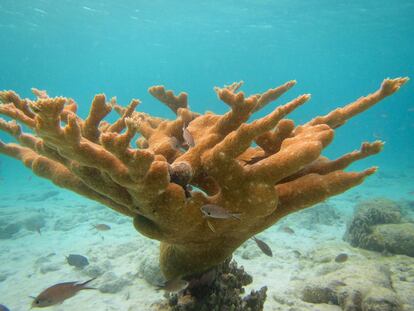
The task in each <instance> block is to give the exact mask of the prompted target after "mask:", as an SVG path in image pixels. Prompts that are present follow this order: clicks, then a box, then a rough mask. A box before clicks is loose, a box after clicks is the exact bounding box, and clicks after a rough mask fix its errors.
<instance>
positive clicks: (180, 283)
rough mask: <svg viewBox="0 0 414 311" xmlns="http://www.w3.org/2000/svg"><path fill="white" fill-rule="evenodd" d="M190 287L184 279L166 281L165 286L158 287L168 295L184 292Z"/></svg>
mask: <svg viewBox="0 0 414 311" xmlns="http://www.w3.org/2000/svg"><path fill="white" fill-rule="evenodd" d="M187 286H188V281H186V280H183V279H182V278H180V277H179V278H175V279H172V280H169V281H166V282H165V283H164V284H163V285H161V286H158V289H159V290H160V289H162V290H164V291H166V292H168V293H175V292H179V291H182V290H183V289H185V288H186V287H187Z"/></svg>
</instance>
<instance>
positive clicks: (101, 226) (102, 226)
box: [92, 224, 111, 231]
mask: <svg viewBox="0 0 414 311" xmlns="http://www.w3.org/2000/svg"><path fill="white" fill-rule="evenodd" d="M92 226H93V227H94V228H95V229H96V230H98V231H108V230H111V227H110V226H108V225H106V224H97V225H92Z"/></svg>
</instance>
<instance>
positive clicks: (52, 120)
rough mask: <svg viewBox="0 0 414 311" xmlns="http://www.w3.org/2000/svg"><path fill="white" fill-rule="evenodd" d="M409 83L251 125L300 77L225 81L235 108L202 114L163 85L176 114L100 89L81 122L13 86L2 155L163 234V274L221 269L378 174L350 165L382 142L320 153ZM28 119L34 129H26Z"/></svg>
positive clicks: (68, 110)
mask: <svg viewBox="0 0 414 311" xmlns="http://www.w3.org/2000/svg"><path fill="white" fill-rule="evenodd" d="M407 81H408V78H396V79H386V80H384V82H383V83H382V85H381V87H380V89H379V90H377V91H376V92H374V93H372V94H369V95H368V96H365V97H361V98H359V99H358V100H356V101H355V102H353V103H350V104H348V105H346V106H345V107H342V108H338V109H336V110H334V111H332V112H330V113H329V114H327V115H325V116H320V117H316V118H315V119H313V120H311V121H309V122H308V123H306V124H303V125H300V126H296V127H295V125H294V123H293V121H292V120H289V119H284V118H285V117H286V116H287V115H288V114H289V113H290V112H292V111H293V110H294V109H296V108H298V107H299V106H301V105H302V104H304V103H305V102H306V101H308V99H309V98H310V95H302V96H299V97H297V98H295V99H293V100H292V101H290V102H288V103H287V104H284V105H280V106H278V107H277V108H276V109H275V110H273V112H271V113H269V114H268V115H267V116H265V117H262V118H259V119H256V120H255V121H253V122H251V123H248V120H249V119H250V118H251V117H252V115H253V114H254V113H255V112H257V111H259V110H261V109H262V108H263V107H265V106H266V105H267V104H269V103H270V102H272V101H274V100H276V99H277V98H278V97H279V96H280V95H282V94H283V93H285V92H286V91H287V90H289V89H290V88H291V87H292V86H294V85H295V83H296V82H295V81H289V82H287V83H285V84H284V85H282V86H280V87H277V88H274V89H270V90H268V91H266V92H264V93H263V94H255V95H252V96H249V97H247V96H245V95H244V93H243V92H240V91H239V88H240V87H241V85H242V83H233V84H231V85H229V86H225V87H223V88H215V91H216V93H217V95H218V97H219V98H220V99H221V100H222V101H223V102H224V103H226V104H227V105H228V106H229V107H230V109H229V111H228V112H227V113H225V114H224V115H217V114H214V113H211V112H208V113H205V114H198V113H196V112H192V111H191V110H190V109H189V106H188V98H187V94H186V93H180V94H178V96H176V95H174V94H173V92H172V91H167V90H165V88H164V87H163V86H155V87H151V88H150V89H149V92H150V93H151V94H152V95H153V96H154V97H156V98H157V99H158V100H160V101H161V102H163V103H164V104H166V105H167V106H168V107H169V108H170V109H171V110H172V111H173V112H174V113H175V114H176V115H177V118H176V119H174V120H167V119H162V118H156V117H153V116H150V115H148V114H145V113H142V112H137V111H135V108H136V106H137V105H138V104H139V101H138V100H132V101H131V103H130V104H129V105H128V106H127V107H126V108H123V107H121V106H119V105H118V104H117V103H116V99H115V98H112V99H111V100H110V101H109V102H107V100H106V98H105V96H104V95H102V94H99V95H96V96H95V98H94V99H93V102H92V106H91V109H90V112H89V115H88V116H87V117H86V118H85V119H82V118H81V117H80V116H78V115H77V114H76V111H77V104H76V103H75V101H74V100H73V99H71V98H64V97H54V98H53V97H49V96H48V94H47V93H46V92H45V91H40V90H38V89H33V90H32V91H33V93H34V94H35V95H36V97H37V99H36V100H30V99H21V98H20V97H19V96H18V95H17V94H16V93H14V92H13V91H3V92H1V93H0V100H1V104H0V114H3V115H6V116H7V117H8V118H11V119H14V120H12V121H6V120H3V119H1V120H0V129H1V130H3V131H5V132H7V133H9V134H10V135H12V136H13V137H14V138H15V140H16V141H17V143H5V142H1V141H0V152H1V153H4V154H6V155H8V156H11V157H14V158H16V159H18V160H20V161H22V162H23V163H24V165H26V166H27V167H28V168H30V169H31V170H33V172H34V173H35V174H36V175H38V176H41V177H44V178H47V179H49V180H51V181H52V182H53V183H55V184H56V185H58V186H60V187H63V188H67V189H69V190H72V191H74V192H76V193H78V194H80V195H82V196H85V197H87V198H90V199H92V200H96V201H98V202H100V203H102V204H104V205H106V206H108V207H110V208H113V209H114V210H116V211H118V212H120V213H122V214H125V215H128V216H131V217H133V219H134V226H135V228H136V229H137V230H138V231H139V232H141V233H142V234H143V235H145V236H147V237H149V238H152V239H156V240H159V241H161V254H160V264H161V269H162V271H163V273H164V275H165V276H166V278H167V279H172V278H175V277H178V276H184V275H191V274H194V273H198V272H202V271H205V270H207V269H208V268H210V267H212V266H215V265H218V264H220V263H221V262H223V261H224V260H225V259H226V258H228V257H229V256H230V255H231V254H232V252H233V251H234V250H235V249H236V248H237V247H239V246H240V245H241V244H242V243H243V242H244V241H246V240H247V239H248V238H250V237H251V236H253V235H255V234H257V233H258V232H260V231H262V230H264V229H266V228H267V227H269V226H271V225H272V224H274V223H275V222H276V221H277V220H278V219H280V218H281V217H283V216H285V215H287V214H290V213H293V212H295V211H298V210H300V209H303V208H306V207H308V206H311V205H313V204H315V203H318V202H321V201H323V200H325V199H327V198H328V197H330V196H333V195H336V194H339V193H342V192H344V191H346V190H347V189H349V188H352V187H354V186H356V185H358V184H360V183H361V182H362V181H363V180H364V178H365V177H367V176H369V175H371V174H372V173H374V172H375V171H376V168H369V169H367V170H365V171H363V172H344V171H343V170H344V169H345V168H346V167H347V166H348V165H350V164H351V163H352V162H354V161H356V160H359V159H362V158H365V157H367V156H370V155H373V154H376V153H378V152H379V151H380V150H381V149H382V147H383V143H382V142H380V141H376V142H373V143H364V144H363V145H362V147H361V149H360V150H357V151H353V152H351V153H348V154H346V155H344V156H342V157H340V158H338V159H335V160H328V159H327V158H325V157H322V156H321V152H322V150H323V149H324V148H325V147H326V146H327V145H329V143H330V142H331V141H332V139H333V136H334V130H335V129H336V128H338V127H339V126H341V125H343V124H344V123H346V121H347V120H348V119H350V118H352V117H354V116H355V115H357V114H359V113H361V112H363V111H365V110H366V109H368V108H370V107H371V106H373V105H374V104H376V103H377V102H378V101H380V100H382V99H383V98H385V97H387V96H389V95H391V94H393V93H394V92H396V91H397V90H398V89H399V88H400V87H401V86H402V85H403V84H404V83H406V82H407ZM112 109H113V110H115V111H116V112H118V113H119V114H120V118H119V119H118V120H116V121H115V122H114V123H112V124H111V123H108V122H106V121H104V118H105V117H106V116H107V115H108V114H109V113H110V111H111V110H112ZM16 121H17V122H16ZM18 123H20V124H22V125H24V126H25V127H27V128H30V129H32V130H33V133H25V132H23V130H22V128H21V126H20V125H18ZM183 128H185V131H184V130H183ZM185 134H187V135H185ZM136 135H138V136H139V138H138V139H137V140H136V142H135V145H133V144H131V141H132V140H133V139H134V138H135V136H136ZM185 136H187V138H188V136H191V138H192V140H193V141H194V144H192V143H191V142H189V141H188V139H186V138H185ZM191 186H194V188H193V190H192V189H191ZM205 204H215V205H218V206H220V207H222V208H224V209H226V210H227V211H229V212H232V213H239V214H241V216H240V220H239V219H234V218H231V219H212V218H210V219H206V218H204V217H203V215H202V212H201V211H200V207H201V206H203V205H205ZM213 228H214V230H212V229H213Z"/></svg>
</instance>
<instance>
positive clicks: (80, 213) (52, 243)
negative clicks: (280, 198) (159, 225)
mask: <svg viewBox="0 0 414 311" xmlns="http://www.w3.org/2000/svg"><path fill="white" fill-rule="evenodd" d="M413 173H414V167H411V168H409V170H405V171H404V172H403V173H402V171H399V170H395V171H392V170H388V171H384V170H382V171H380V172H379V173H378V174H376V175H374V176H372V177H370V178H369V179H368V180H367V181H366V182H365V184H364V185H363V186H360V187H359V188H356V189H353V190H351V191H349V192H347V193H345V194H343V195H340V196H337V197H334V198H331V199H329V200H328V201H327V202H325V203H324V204H328V205H329V208H331V209H332V208H333V209H334V211H335V214H336V216H335V217H336V220H335V221H331V223H328V224H326V223H323V221H322V223H318V222H315V221H314V220H313V221H312V222H311V223H309V219H308V220H307V218H306V217H308V216H306V215H302V214H300V213H299V214H295V215H292V216H289V217H287V218H285V219H283V220H282V221H281V222H280V223H279V224H276V225H275V226H273V227H272V228H270V229H268V230H267V231H265V232H263V233H261V234H260V235H259V237H260V238H261V239H263V240H264V241H266V242H267V243H268V244H269V245H270V246H271V248H272V250H273V253H274V256H273V257H272V258H270V257H267V256H265V255H263V254H262V253H260V251H259V250H258V249H257V247H256V246H255V244H254V242H252V241H247V242H246V243H245V244H244V245H243V246H242V247H241V248H240V249H239V250H237V251H236V253H235V256H234V258H235V259H236V260H237V262H238V263H239V264H240V265H243V266H244V268H245V270H247V272H249V273H250V274H251V275H252V276H253V277H254V282H253V283H252V284H251V285H249V286H248V287H247V291H246V292H250V290H251V289H259V288H260V287H261V286H264V285H267V286H268V298H267V301H266V304H265V310H269V311H270V310H289V311H299V310H324V311H325V310H326V311H328V310H329V311H334V310H341V308H340V307H338V306H335V305H329V304H310V303H305V302H303V301H302V300H301V299H300V298H299V297H298V295H297V294H298V293H297V290H296V287H295V286H294V283H295V280H296V283H297V280H299V281H300V280H306V279H308V278H311V277H312V276H313V275H314V274H315V271H317V270H318V269H319V268H320V267H321V266H322V265H324V264H326V263H327V262H328V263H329V262H331V261H333V259H334V258H335V256H336V255H337V254H339V253H343V252H345V253H347V254H348V255H349V259H348V261H346V262H345V263H342V265H355V266H360V265H361V264H364V263H366V262H369V263H372V264H374V265H376V264H383V265H386V266H387V267H389V268H390V271H391V273H392V275H391V278H392V280H393V286H394V288H397V289H398V288H399V290H400V291H402V292H404V294H405V296H406V297H409V295H410V294H409V293H410V292H411V294H412V296H414V258H410V257H407V256H401V255H397V256H389V255H385V254H380V253H376V252H371V251H366V250H360V249H357V248H352V247H350V246H349V244H348V243H346V242H344V241H343V240H342V236H343V234H344V232H345V228H346V221H347V220H349V218H350V217H351V215H352V213H353V207H354V206H355V203H357V202H359V201H361V200H365V199H369V198H375V197H385V198H390V199H395V200H406V201H407V200H408V201H414V195H413V191H414V177H413V176H414V174H413ZM0 186H1V191H0V213H1V221H2V222H3V223H4V222H8V223H11V222H20V223H22V224H23V226H22V229H21V230H20V231H19V232H18V233H17V234H15V235H14V236H13V237H12V238H11V239H1V240H0V262H1V266H0V303H2V304H4V305H6V306H8V307H9V308H10V310H11V311H21V310H29V308H30V304H31V300H32V299H31V298H29V296H36V295H37V294H38V293H39V292H41V291H42V290H43V289H45V288H46V287H48V286H51V285H53V284H55V283H59V282H65V281H82V280H87V279H89V278H90V277H91V276H93V275H99V276H98V278H97V279H96V280H95V281H94V283H93V285H94V286H96V287H98V288H100V289H101V290H100V291H95V290H88V291H86V290H85V291H82V292H80V293H79V294H78V295H76V296H75V297H73V298H71V299H68V300H66V301H65V302H64V303H63V304H61V305H57V306H53V307H50V308H47V309H44V310H56V311H58V310H59V311H64V310H65V311H72V310H73V311H75V310H76V311H79V310H85V311H87V310H94V311H97V310H99V311H101V310H102V311H106V310H108V311H109V310H125V311H127V310H129V311H132V310H153V308H152V307H151V305H152V304H153V303H156V302H160V300H162V299H163V293H162V292H157V291H156V290H155V288H154V286H152V285H150V284H149V283H148V282H147V281H146V280H145V279H144V277H147V278H151V274H154V273H155V272H154V267H156V264H157V252H158V243H157V242H156V241H152V240H149V239H147V238H144V237H143V236H141V235H139V234H138V233H137V232H136V231H135V229H134V228H133V226H132V223H131V221H130V219H129V218H126V217H123V216H120V215H118V214H116V213H115V212H112V211H111V210H110V209H108V208H105V207H103V206H101V205H99V204H97V203H95V202H93V201H89V200H86V199H84V198H82V197H80V196H77V195H75V194H72V193H70V192H68V191H65V190H61V189H59V188H57V187H55V186H54V185H52V184H50V183H49V182H48V181H45V180H41V179H39V178H37V177H34V176H33V177H31V175H30V173H29V172H28V173H27V176H25V178H18V179H16V180H13V184H12V183H10V182H7V181H6V180H5V178H3V179H2V180H0ZM51 191H58V192H51ZM30 218H31V219H32V220H33V219H35V220H36V219H38V220H39V218H43V219H44V220H45V225H44V227H42V228H41V234H39V233H37V232H36V231H35V230H34V231H32V230H33V228H30V226H29V227H28V226H27V225H26V226H25V225H24V221H25V220H27V219H30ZM312 219H315V218H312ZM98 223H105V224H108V225H110V226H111V230H109V231H105V232H98V231H97V230H96V229H94V228H93V227H92V225H93V224H98ZM284 226H289V227H290V228H291V229H293V230H294V234H289V233H287V232H285V231H284V230H281V228H282V227H284ZM296 251H298V252H299V253H300V256H298V253H297V252H296ZM68 254H82V255H84V256H87V257H88V259H89V262H90V265H89V266H88V267H87V268H85V269H84V270H80V269H77V268H74V267H72V266H69V265H68V264H67V263H66V259H65V256H67V255H68ZM401 267H404V269H402V268H401ZM407 269H408V271H411V275H410V276H409V277H408V278H407V277H404V278H401V277H400V276H399V275H398V273H399V271H402V270H404V271H407ZM400 279H401V280H403V281H401V282H400V281H399V280H400ZM413 300H414V298H413ZM404 310H414V302H413V301H411V302H408V303H406V304H405V305H404Z"/></svg>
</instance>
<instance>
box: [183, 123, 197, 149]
mask: <svg viewBox="0 0 414 311" xmlns="http://www.w3.org/2000/svg"><path fill="white" fill-rule="evenodd" d="M183 138H184V141H185V143H186V144H187V146H188V147H194V146H195V142H194V138H193V135H191V133H190V131H189V130H188V129H187V128H186V127H183Z"/></svg>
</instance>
